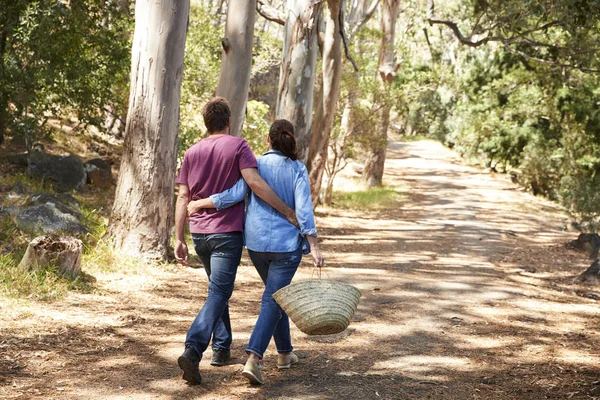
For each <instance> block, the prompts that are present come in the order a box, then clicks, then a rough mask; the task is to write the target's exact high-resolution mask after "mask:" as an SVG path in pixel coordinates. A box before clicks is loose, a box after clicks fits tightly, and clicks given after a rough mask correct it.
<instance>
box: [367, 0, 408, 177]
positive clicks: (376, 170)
mask: <svg viewBox="0 0 600 400" xmlns="http://www.w3.org/2000/svg"><path fill="white" fill-rule="evenodd" d="M381 3H382V5H381V32H382V36H381V47H380V49H379V67H378V70H377V79H378V80H379V83H380V87H381V89H382V91H384V92H388V91H389V88H390V85H391V83H392V82H393V81H394V78H395V77H396V71H397V70H398V67H399V66H400V64H399V63H397V62H396V56H395V53H394V42H395V36H396V20H397V19H398V15H399V13H400V0H381ZM390 110H391V101H390V100H388V99H384V100H383V104H382V107H381V110H380V114H379V123H380V125H379V131H378V132H377V136H376V137H375V138H374V140H372V146H371V148H370V149H369V150H368V152H367V155H366V159H365V168H364V171H363V179H364V180H365V182H366V184H367V185H368V186H378V185H381V182H382V179H383V167H384V164H385V155H386V148H387V140H388V135H387V132H388V127H389V125H390Z"/></svg>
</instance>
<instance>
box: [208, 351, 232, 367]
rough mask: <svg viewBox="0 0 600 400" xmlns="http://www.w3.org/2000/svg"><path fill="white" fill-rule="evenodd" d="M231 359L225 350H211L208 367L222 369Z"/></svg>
mask: <svg viewBox="0 0 600 400" xmlns="http://www.w3.org/2000/svg"><path fill="white" fill-rule="evenodd" d="M230 358H231V352H230V351H229V350H225V349H213V353H212V360H211V362H210V365H214V366H215V367H222V366H223V365H225V363H226V362H227V361H229V359H230Z"/></svg>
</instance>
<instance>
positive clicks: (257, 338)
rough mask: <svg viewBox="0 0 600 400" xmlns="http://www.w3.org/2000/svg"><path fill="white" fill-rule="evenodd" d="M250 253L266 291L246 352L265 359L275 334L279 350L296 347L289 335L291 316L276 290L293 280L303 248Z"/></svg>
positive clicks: (285, 350) (288, 350)
mask: <svg viewBox="0 0 600 400" xmlns="http://www.w3.org/2000/svg"><path fill="white" fill-rule="evenodd" d="M248 254H250V259H251V260H252V263H253V264H254V266H255V267H256V270H257V271H258V274H259V275H260V278H261V279H262V281H263V282H264V284H265V291H264V292H263V296H262V304H261V307H260V314H259V316H258V320H257V321H256V325H255V326H254V330H253V331H252V335H251V336H250V342H249V343H248V347H246V352H247V353H254V354H256V355H257V356H258V357H259V358H263V354H264V352H265V350H267V347H268V346H269V342H270V341H271V337H273V339H275V345H276V346H277V352H278V353H280V354H281V353H289V352H290V351H292V350H293V349H294V348H293V347H292V338H291V337H290V319H289V318H288V316H287V314H286V313H285V312H284V311H283V310H282V309H281V307H279V304H277V302H275V299H273V293H275V292H276V291H278V290H279V289H281V288H282V287H285V286H287V285H289V284H290V283H291V282H292V278H293V277H294V274H295V273H296V270H297V269H298V265H299V264H300V261H301V260H302V248H301V247H299V248H298V249H297V250H296V251H292V252H288V253H263V252H255V251H252V250H248Z"/></svg>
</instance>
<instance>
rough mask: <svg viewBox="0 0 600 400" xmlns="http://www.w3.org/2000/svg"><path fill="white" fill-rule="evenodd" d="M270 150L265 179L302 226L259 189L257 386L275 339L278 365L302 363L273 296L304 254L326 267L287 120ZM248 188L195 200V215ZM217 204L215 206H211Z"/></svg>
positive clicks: (253, 246)
mask: <svg viewBox="0 0 600 400" xmlns="http://www.w3.org/2000/svg"><path fill="white" fill-rule="evenodd" d="M268 142H269V151H268V152H266V153H265V154H264V155H263V156H262V157H260V158H259V159H258V172H259V173H260V175H261V177H262V178H263V179H264V180H265V181H266V182H267V183H268V184H269V186H271V188H273V190H274V191H275V192H276V193H277V194H278V195H279V197H281V199H282V200H283V201H285V202H286V203H287V204H288V205H289V206H290V207H291V208H293V209H295V210H296V219H297V220H298V225H299V228H300V229H298V227H296V226H294V225H292V224H291V223H290V222H289V221H288V220H287V219H286V218H285V217H284V216H283V215H282V214H280V213H278V212H277V211H275V210H274V209H273V208H272V207H271V206H269V205H268V204H267V203H265V202H264V201H263V200H261V199H260V198H259V197H258V196H256V195H254V194H253V193H251V194H250V198H249V200H248V207H247V210H246V221H245V227H244V236H245V243H246V247H247V248H248V253H249V255H250V259H251V260H252V263H253V264H254V266H255V268H256V270H257V271H258V273H259V275H260V277H261V279H262V281H263V282H264V284H265V291H264V293H263V296H262V304H261V310H260V314H259V316H258V320H257V321H256V325H255V327H254V330H253V332H252V335H251V336H250V341H249V343H248V347H247V348H246V353H248V360H247V362H246V365H245V366H244V370H243V372H242V375H243V376H244V377H246V378H247V379H248V380H249V381H250V382H251V383H253V384H263V383H264V380H263V378H262V374H261V370H260V360H262V358H263V355H264V352H265V350H266V349H267V347H268V345H269V342H270V341H271V337H273V338H274V340H275V344H276V346H277V352H278V353H279V354H278V356H277V368H280V369H282V368H290V366H291V365H292V364H295V363H297V362H298V356H297V355H296V354H294V353H293V347H292V342H291V337H290V322H289V318H288V316H287V315H286V314H285V312H283V310H282V309H281V307H279V305H278V304H277V303H276V302H275V300H274V299H273V293H275V292H276V291H278V290H279V289H281V288H283V287H285V286H287V285H289V284H290V283H291V281H292V278H293V277H294V274H295V273H296V270H297V269H298V265H299V264H300V261H301V260H302V254H303V253H304V254H308V252H310V254H311V255H312V258H313V261H314V263H315V265H317V266H322V265H323V256H322V255H321V251H320V249H319V245H318V242H317V230H316V227H315V219H314V214H313V209H312V201H311V196H310V186H309V182H308V172H307V170H306V167H305V166H304V164H302V162H300V161H298V152H297V148H296V139H295V137H294V126H293V125H292V123H291V122H289V121H287V120H284V119H281V120H277V121H275V122H274V123H273V125H271V128H270V130H269V136H268ZM247 192H248V186H247V185H246V183H245V182H244V180H243V179H240V181H238V183H237V184H236V185H235V186H234V187H233V188H231V189H229V190H227V191H225V192H223V193H220V194H217V195H213V196H210V200H209V199H202V200H197V201H192V202H190V203H189V206H188V213H189V214H190V215H191V214H193V213H194V212H197V211H198V210H199V209H200V208H207V207H211V206H212V207H216V208H217V209H222V208H225V207H228V206H231V205H233V204H236V203H238V202H239V201H241V200H243V198H244V196H245V195H246V193H247ZM211 203H212V204H211Z"/></svg>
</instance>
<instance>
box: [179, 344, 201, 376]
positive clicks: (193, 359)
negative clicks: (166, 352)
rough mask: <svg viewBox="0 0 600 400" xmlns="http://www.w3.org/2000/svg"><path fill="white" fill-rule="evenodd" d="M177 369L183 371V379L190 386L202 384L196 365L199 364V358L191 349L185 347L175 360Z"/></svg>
mask: <svg viewBox="0 0 600 400" xmlns="http://www.w3.org/2000/svg"><path fill="white" fill-rule="evenodd" d="M177 364H178V365H179V368H181V369H182V370H183V379H184V380H186V381H187V382H188V383H189V384H190V385H199V384H200V383H202V377H201V376H200V371H198V365H199V364H200V357H198V353H196V350H194V348H193V347H186V348H185V351H184V352H183V354H182V355H181V356H179V358H178V359H177Z"/></svg>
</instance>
